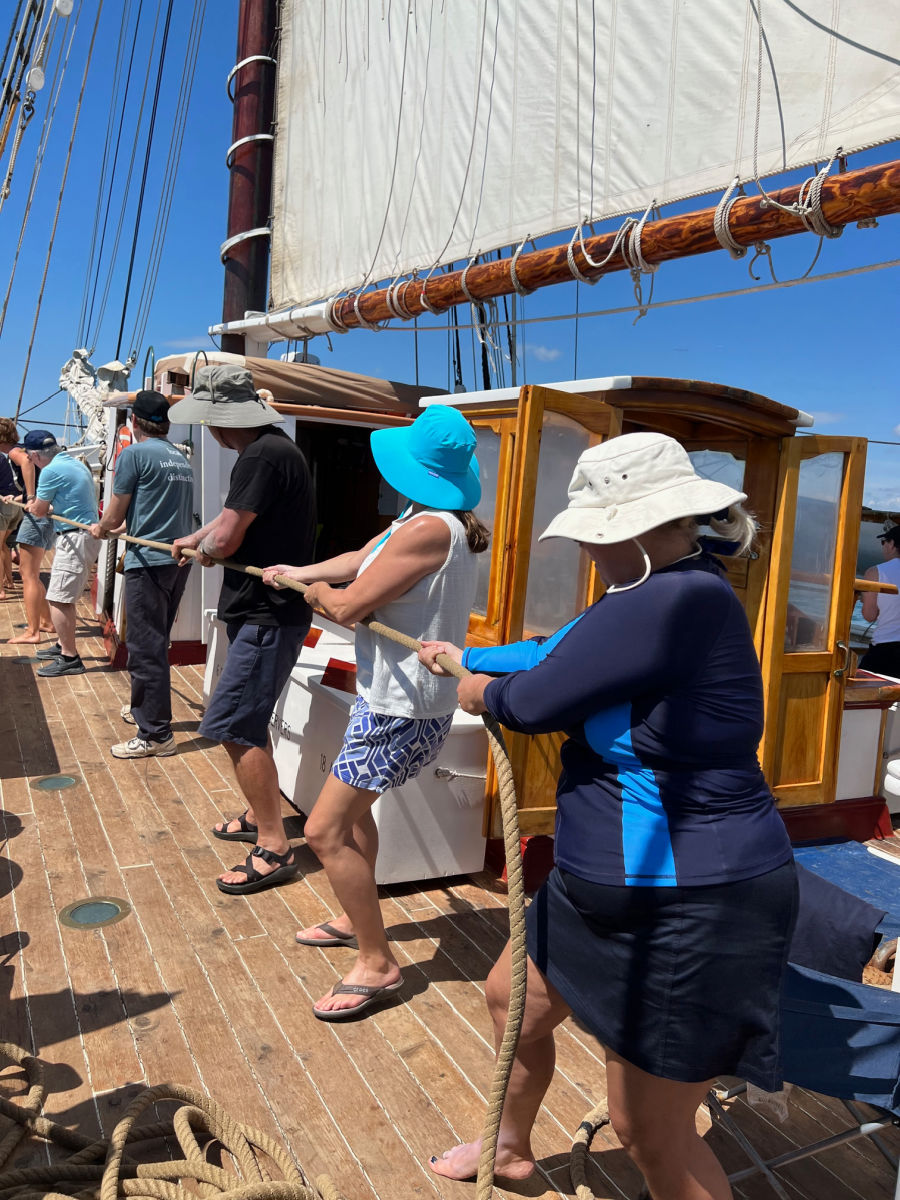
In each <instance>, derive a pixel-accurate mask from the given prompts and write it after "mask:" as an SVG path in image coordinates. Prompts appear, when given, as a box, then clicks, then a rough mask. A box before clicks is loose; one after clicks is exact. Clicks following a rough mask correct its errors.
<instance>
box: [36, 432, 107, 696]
mask: <svg viewBox="0 0 900 1200" xmlns="http://www.w3.org/2000/svg"><path fill="white" fill-rule="evenodd" d="M24 446H25V449H26V450H27V452H28V457H29V458H30V459H31V461H32V463H33V464H34V466H35V467H38V468H39V469H40V472H41V476H40V479H39V480H38V484H37V492H36V494H35V497H34V499H32V500H29V501H28V502H27V503H26V505H25V511H26V512H28V513H30V514H31V515H32V516H34V517H38V518H45V517H48V516H49V515H50V513H51V512H52V513H54V514H55V515H56V516H59V517H65V518H66V519H67V520H70V521H79V522H81V524H83V525H93V524H94V522H95V521H96V520H97V496H96V493H95V491H94V477H93V476H92V475H91V472H90V469H89V468H88V467H86V466H85V465H84V463H83V462H79V461H78V459H77V458H71V457H70V456H69V455H68V454H66V453H65V451H64V449H63V447H62V446H60V445H59V444H58V443H57V441H56V438H55V437H54V436H53V434H52V433H50V432H49V431H48V430H46V429H32V430H30V431H29V432H28V433H26V434H25V442H24ZM57 524H58V525H59V529H58V530H57V533H56V552H55V554H54V555H53V566H52V567H51V568H50V585H49V587H48V588H47V603H48V604H49V605H50V616H51V619H52V621H53V628H54V629H55V630H56V645H55V646H49V647H48V648H47V649H46V650H39V651H38V652H37V657H38V658H45V659H47V660H48V661H47V664H46V666H43V667H40V668H39V669H38V672H37V673H38V675H42V676H44V677H45V678H51V679H52V678H55V677H56V676H58V675H83V674H84V670H85V667H84V663H83V662H82V661H81V655H80V654H79V653H78V650H77V648H76V646H75V619H76V612H75V606H76V604H77V603H78V600H79V598H80V596H81V593H82V592H83V591H84V587H85V584H86V583H87V579H88V575H89V574H90V570H91V567H93V565H94V563H95V562H96V561H97V552H98V551H99V549H100V543H99V542H98V541H97V540H96V539H95V538H92V537H91V535H90V533H89V532H88V531H87V530H86V529H75V528H73V527H72V526H71V525H64V524H62V523H61V522H57Z"/></svg>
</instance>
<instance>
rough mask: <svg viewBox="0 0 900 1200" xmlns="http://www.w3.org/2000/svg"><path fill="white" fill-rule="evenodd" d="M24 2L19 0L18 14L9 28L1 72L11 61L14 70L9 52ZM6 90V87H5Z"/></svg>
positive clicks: (1, 59)
mask: <svg viewBox="0 0 900 1200" xmlns="http://www.w3.org/2000/svg"><path fill="white" fill-rule="evenodd" d="M24 2H25V0H18V3H17V4H16V14H15V16H14V17H13V19H12V24H11V25H10V27H9V37H8V38H7V39H6V45H5V47H4V48H3V57H2V58H0V70H3V69H4V68H5V67H6V64H7V61H9V63H10V69H12V61H11V60H10V58H9V51H10V47H11V46H12V43H13V37H14V36H15V32H16V23H17V21H18V20H19V18H20V17H21V15H22V5H23V3H24ZM4 90H5V85H4Z"/></svg>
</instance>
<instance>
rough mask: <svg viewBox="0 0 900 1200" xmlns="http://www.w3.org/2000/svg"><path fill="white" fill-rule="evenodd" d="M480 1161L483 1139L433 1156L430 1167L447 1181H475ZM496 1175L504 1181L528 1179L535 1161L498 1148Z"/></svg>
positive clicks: (495, 1166) (532, 1172)
mask: <svg viewBox="0 0 900 1200" xmlns="http://www.w3.org/2000/svg"><path fill="white" fill-rule="evenodd" d="M480 1159H481V1138H479V1139H478V1141H477V1142H466V1143H465V1144H464V1145H462V1146H454V1147H453V1149H452V1150H445V1151H444V1153H443V1154H442V1155H441V1156H440V1158H438V1157H437V1156H436V1155H432V1158H431V1161H430V1163H429V1166H430V1167H431V1169H432V1171H434V1173H435V1175H443V1176H444V1178H445V1179H460V1180H463V1179H474V1178H475V1177H476V1176H477V1175H478V1163H479V1161H480ZM494 1174H495V1175H501V1176H502V1177H503V1178H504V1179H528V1178H529V1177H530V1176H531V1175H533V1174H534V1159H533V1158H522V1157H521V1155H518V1154H512V1153H510V1152H509V1151H504V1149H503V1147H502V1146H498V1147H497V1158H496V1160H495V1163H494Z"/></svg>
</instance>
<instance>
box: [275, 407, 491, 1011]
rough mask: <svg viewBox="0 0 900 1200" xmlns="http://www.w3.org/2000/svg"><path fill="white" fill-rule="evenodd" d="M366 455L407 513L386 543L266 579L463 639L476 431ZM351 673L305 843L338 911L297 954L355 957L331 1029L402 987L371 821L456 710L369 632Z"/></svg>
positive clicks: (426, 677) (380, 441)
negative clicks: (347, 950)
mask: <svg viewBox="0 0 900 1200" xmlns="http://www.w3.org/2000/svg"><path fill="white" fill-rule="evenodd" d="M371 446H372V455H373V457H374V459H375V465H376V466H377V467H378V470H379V471H380V472H381V475H382V476H383V478H384V479H385V480H386V481H387V482H388V483H389V484H390V485H391V487H392V488H394V490H395V491H397V492H399V493H400V495H401V496H405V497H406V499H407V500H409V505H408V506H407V508H406V509H404V511H403V512H402V513H401V514H400V516H399V517H398V518H397V520H396V521H394V523H393V524H392V525H391V527H390V529H389V530H388V531H387V533H386V534H384V535H383V536H381V537H379V538H373V539H372V541H370V542H369V543H368V544H367V545H365V546H363V547H362V548H361V549H359V550H355V551H351V552H350V553H349V554H341V555H339V556H338V557H337V558H332V559H328V560H327V561H326V562H321V563H313V564H312V565H311V566H303V567H290V566H284V565H280V566H274V567H268V568H266V570H265V571H264V572H263V580H264V581H265V582H266V583H271V584H272V585H273V586H277V584H276V583H275V578H276V576H278V575H287V576H289V577H290V578H293V579H296V580H298V581H299V582H300V583H305V584H309V585H310V586H309V589H308V590H307V592H306V600H307V602H308V603H309V604H311V605H312V607H313V608H315V609H318V610H319V611H320V612H323V613H325V615H326V616H327V617H331V618H332V620H335V621H338V622H340V623H341V624H344V625H349V624H352V623H353V622H354V621H359V619H360V618H361V617H366V616H369V615H372V616H374V617H375V618H376V619H377V620H378V621H381V622H382V623H383V624H385V625H389V626H390V627H391V628H392V629H397V630H399V631H400V632H401V633H405V634H407V635H409V636H410V637H414V638H416V639H417V640H421V639H422V638H433V637H435V636H437V635H438V633H441V632H443V631H444V630H447V629H455V630H456V631H457V633H456V635H455V636H457V637H460V638H461V637H464V636H465V631H466V628H467V626H468V623H469V613H470V611H471V608H472V604H473V602H474V599H475V585H476V562H475V555H476V554H478V553H480V552H481V551H483V550H485V549H486V548H487V544H488V532H487V530H486V529H485V527H484V526H483V525H482V524H481V522H480V521H479V520H478V518H477V517H476V516H475V514H474V512H473V511H472V509H474V508H475V506H476V505H477V504H478V501H479V500H480V498H481V484H480V482H479V478H478V462H477V460H476V459H475V456H474V450H475V431H474V430H473V429H472V426H471V425H470V424H469V423H468V421H467V420H466V419H465V417H464V416H463V415H462V413H460V412H459V411H458V410H457V409H455V408H449V407H444V406H443V405H432V406H431V407H429V408H427V409H426V410H425V411H424V412H423V413H422V415H421V416H419V417H418V418H417V419H416V420H415V421H414V422H413V423H412V424H411V425H407V426H403V427H401V428H397V429H379V430H376V431H375V432H374V433H373V434H372V436H371ZM348 581H349V582H348ZM343 583H348V586H347V587H346V588H338V587H336V586H335V585H337V584H343ZM356 665H357V692H358V695H357V699H356V704H355V705H354V707H353V710H352V711H351V713H350V723H349V724H348V726H347V731H346V733H345V734H344V744H343V746H342V747H341V751H340V753H339V755H338V757H337V758H336V759H335V761H334V763H333V764H332V767H331V773H330V775H329V776H328V779H327V780H326V782H325V785H324V787H323V788H322V791H321V793H320V794H319V798H318V800H316V803H315V805H314V806H313V809H312V811H311V812H310V814H309V818H308V820H307V822H306V827H305V830H304V833H305V836H306V841H307V844H308V845H309V846H310V847H311V848H312V849H313V850H314V851H315V853H316V854H317V855H318V857H319V859H320V861H321V863H322V865H323V867H324V868H325V873H326V874H327V876H328V879H329V882H330V883H331V885H332V887H333V889H334V892H335V894H336V896H337V898H338V900H339V902H340V903H341V905H342V906H343V912H341V913H340V914H339V915H338V916H337V917H334V918H333V919H332V920H331V921H326V922H324V923H323V924H321V925H314V926H311V927H310V928H308V929H301V930H300V931H299V933H298V934H297V941H298V942H299V943H300V944H301V945H304V946H337V945H350V946H358V949H359V956H358V958H357V960H356V962H355V963H354V965H353V967H352V969H351V970H350V971H348V973H347V974H346V975H345V976H344V978H343V979H342V980H339V982H338V983H337V984H336V985H335V986H334V988H333V989H332V990H331V992H329V994H328V995H327V996H323V997H322V998H321V999H320V1000H319V1001H317V1003H316V1004H315V1005H314V1006H313V1012H314V1014H315V1015H316V1016H317V1017H318V1018H319V1020H322V1021H344V1020H350V1019H355V1018H356V1017H358V1016H360V1015H362V1014H363V1013H365V1012H369V1011H371V1010H372V1009H373V1008H374V1007H375V1006H376V1005H379V1004H381V1003H383V1002H384V1001H385V1000H387V999H389V998H390V997H391V996H393V995H394V993H395V992H397V991H398V990H399V989H400V987H401V984H402V979H401V977H400V968H399V966H398V964H397V961H396V959H395V958H394V956H393V954H392V953H391V950H390V947H389V945H388V941H387V937H386V935H385V931H384V924H383V922H382V918H381V911H380V909H379V905H378V893H377V889H376V887H375V857H376V854H377V852H378V833H377V830H376V827H375V822H374V820H373V818H372V814H371V811H370V810H371V808H372V805H373V804H374V803H375V801H376V800H377V798H378V796H379V795H381V794H382V793H383V792H386V791H389V790H390V789H391V788H395V787H400V786H401V785H402V784H404V783H406V781H407V780H409V779H412V778H414V777H415V776H416V775H418V773H419V772H420V771H421V770H422V768H423V767H424V766H425V765H426V764H427V763H429V762H431V761H432V760H433V759H434V758H436V757H437V755H438V753H439V751H440V749H441V746H442V745H443V743H444V739H445V738H446V736H447V734H448V733H449V732H450V725H451V722H452V720H453V713H454V711H455V709H456V688H455V685H454V684H453V682H452V680H448V679H436V678H435V677H434V675H433V674H431V673H429V671H427V670H426V669H425V668H424V667H423V666H422V665H421V663H420V662H419V661H418V658H417V657H416V655H415V653H414V652H411V651H409V650H407V649H405V648H403V647H401V646H399V645H398V644H397V643H396V642H391V641H387V640H386V639H384V638H380V637H376V636H375V635H374V634H372V633H371V632H370V631H369V629H368V628H367V627H366V626H365V625H361V624H358V625H357V626H356Z"/></svg>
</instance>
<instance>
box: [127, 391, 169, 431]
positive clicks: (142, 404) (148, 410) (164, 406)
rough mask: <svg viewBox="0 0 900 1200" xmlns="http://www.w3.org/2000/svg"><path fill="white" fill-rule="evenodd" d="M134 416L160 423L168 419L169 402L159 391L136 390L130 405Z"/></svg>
mask: <svg viewBox="0 0 900 1200" xmlns="http://www.w3.org/2000/svg"><path fill="white" fill-rule="evenodd" d="M131 411H132V412H133V413H134V415H135V416H136V417H142V418H143V419H144V420H145V421H153V422H154V424H156V425H161V424H162V422H163V421H168V419H169V402H168V400H167V399H166V398H165V396H163V395H162V393H161V392H150V391H145V392H138V394H137V395H136V396H135V398H134V403H133V404H132V406H131Z"/></svg>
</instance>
